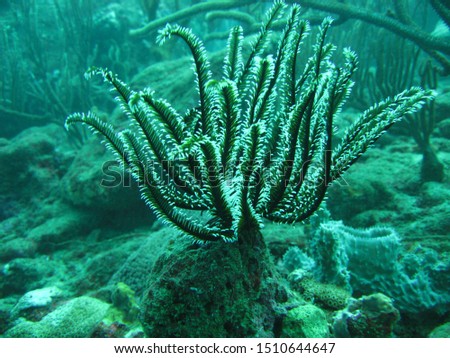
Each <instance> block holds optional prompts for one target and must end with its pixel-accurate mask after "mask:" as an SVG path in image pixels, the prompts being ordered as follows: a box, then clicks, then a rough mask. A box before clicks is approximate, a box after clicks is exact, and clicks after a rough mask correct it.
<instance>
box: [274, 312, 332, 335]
mask: <svg viewBox="0 0 450 358" xmlns="http://www.w3.org/2000/svg"><path fill="white" fill-rule="evenodd" d="M281 337H283V338H327V337H329V329H328V322H327V317H326V315H325V312H324V311H322V310H321V309H320V308H318V307H316V306H314V305H311V304H307V305H304V306H299V307H296V308H293V309H291V310H289V311H288V313H287V315H286V317H285V318H284V319H283V329H282V334H281Z"/></svg>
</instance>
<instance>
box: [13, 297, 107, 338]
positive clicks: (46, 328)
mask: <svg viewBox="0 0 450 358" xmlns="http://www.w3.org/2000/svg"><path fill="white" fill-rule="evenodd" d="M109 307H110V305H109V304H107V303H105V302H103V301H100V300H98V299H96V298H92V297H84V296H83V297H77V298H74V299H72V300H70V301H68V302H67V303H66V304H64V305H62V306H60V307H58V308H57V309H56V310H54V311H53V312H51V313H49V314H48V315H46V316H45V317H44V318H42V320H41V321H39V322H31V321H27V320H24V319H23V320H21V321H20V322H19V323H18V324H17V325H16V326H14V327H13V328H11V329H10V330H8V331H7V332H6V333H5V336H6V337H20V338H27V337H35V338H47V337H49V338H64V337H65V338H87V337H90V336H91V334H92V332H93V331H94V330H95V328H96V326H97V325H98V324H99V323H100V322H101V321H102V319H103V318H104V317H105V316H106V314H107V312H108V309H109Z"/></svg>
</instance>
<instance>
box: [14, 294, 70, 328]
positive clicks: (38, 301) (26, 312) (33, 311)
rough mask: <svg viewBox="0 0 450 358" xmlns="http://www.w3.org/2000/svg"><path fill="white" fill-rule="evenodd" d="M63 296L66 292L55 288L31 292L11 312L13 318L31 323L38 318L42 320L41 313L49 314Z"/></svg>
mask: <svg viewBox="0 0 450 358" xmlns="http://www.w3.org/2000/svg"><path fill="white" fill-rule="evenodd" d="M62 296H64V292H63V291H62V290H60V289H59V288H58V287H53V286H52V287H44V288H40V289H37V290H33V291H29V292H27V293H26V294H24V295H23V296H22V297H21V298H20V299H19V301H18V302H17V304H16V305H15V306H14V308H13V309H12V310H11V318H13V319H15V318H19V317H24V318H26V319H28V320H30V321H35V320H36V318H37V317H39V319H40V318H42V315H41V313H42V312H46V313H48V310H49V309H50V308H51V306H52V304H54V302H55V300H56V299H58V298H61V297H62Z"/></svg>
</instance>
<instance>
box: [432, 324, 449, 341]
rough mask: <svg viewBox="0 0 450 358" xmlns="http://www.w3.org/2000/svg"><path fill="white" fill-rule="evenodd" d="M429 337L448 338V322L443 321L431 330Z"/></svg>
mask: <svg viewBox="0 0 450 358" xmlns="http://www.w3.org/2000/svg"><path fill="white" fill-rule="evenodd" d="M428 337H429V338H450V322H447V323H444V324H442V325H440V326H438V327H436V328H435V329H433V330H432V331H431V333H430V334H429V335H428Z"/></svg>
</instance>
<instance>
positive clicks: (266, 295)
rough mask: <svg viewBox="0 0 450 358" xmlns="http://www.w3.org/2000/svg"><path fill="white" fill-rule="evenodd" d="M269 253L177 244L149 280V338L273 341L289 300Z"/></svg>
mask: <svg viewBox="0 0 450 358" xmlns="http://www.w3.org/2000/svg"><path fill="white" fill-rule="evenodd" d="M267 255H268V252H267V250H266V248H265V247H261V246H258V245H251V243H247V244H244V243H242V244H239V243H237V242H236V243H225V242H215V243H212V244H211V245H208V246H189V245H187V244H185V243H184V244H183V243H176V244H175V245H174V247H173V248H172V252H169V253H168V254H164V255H162V256H161V257H160V258H159V259H158V261H157V262H156V264H155V266H154V268H153V271H152V274H151V275H150V278H149V288H148V291H147V294H146V295H144V298H143V300H142V310H141V319H142V325H143V327H144V331H145V333H146V335H147V336H148V337H255V336H258V337H273V336H277V335H278V334H279V332H277V326H278V323H279V321H280V319H281V315H282V313H283V312H284V311H283V310H282V308H281V306H280V302H284V301H285V300H286V298H287V297H286V294H285V291H284V290H282V289H281V288H280V287H279V284H278V278H277V277H275V274H274V270H273V267H272V266H271V261H270V259H269V257H268V256H267Z"/></svg>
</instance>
